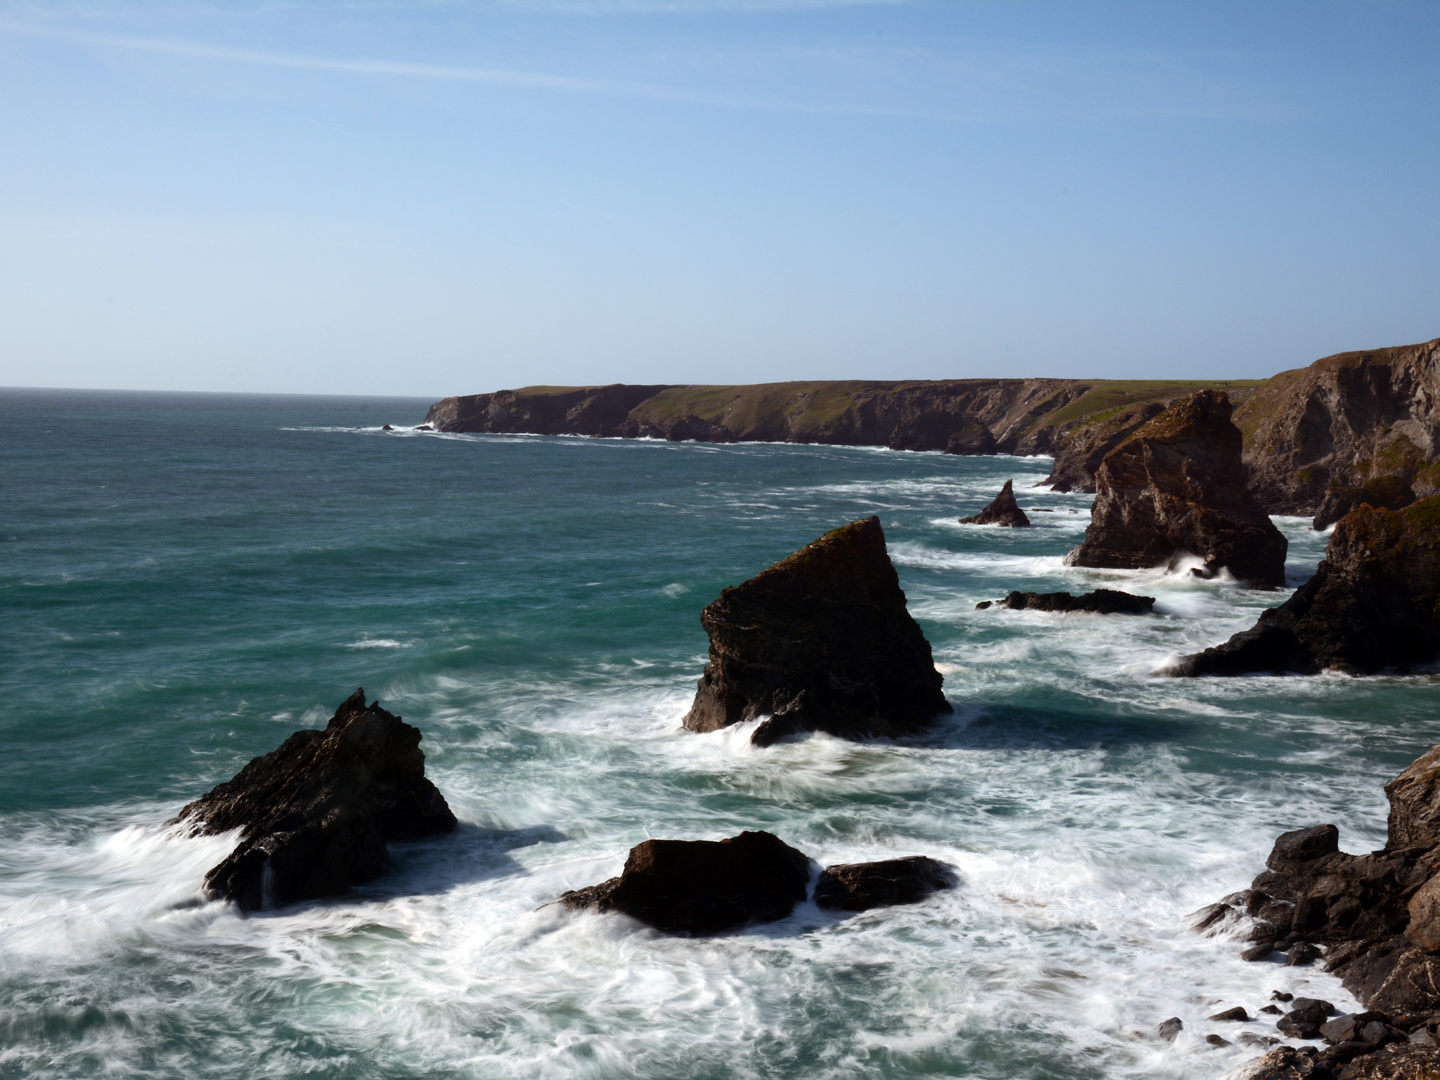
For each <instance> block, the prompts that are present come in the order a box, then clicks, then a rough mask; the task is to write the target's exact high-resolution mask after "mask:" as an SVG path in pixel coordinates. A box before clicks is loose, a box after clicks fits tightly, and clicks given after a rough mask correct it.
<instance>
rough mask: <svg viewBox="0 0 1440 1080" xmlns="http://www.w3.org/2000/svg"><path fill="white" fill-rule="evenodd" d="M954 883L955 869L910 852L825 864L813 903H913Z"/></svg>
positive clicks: (839, 906) (864, 906)
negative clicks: (881, 858)
mask: <svg viewBox="0 0 1440 1080" xmlns="http://www.w3.org/2000/svg"><path fill="white" fill-rule="evenodd" d="M954 887H955V872H954V870H953V869H952V868H951V867H949V866H947V865H946V864H945V863H942V862H937V861H936V860H935V859H927V858H926V857H925V856H924V855H911V856H909V857H908V858H904V859H885V860H884V861H882V862H868V863H840V864H837V865H835V866H827V867H826V868H825V869H824V871H823V872H822V873H821V874H820V880H819V881H818V882H816V884H815V903H816V904H817V905H818V906H820V907H822V908H834V909H836V910H839V911H869V910H870V909H871V908H877V907H890V906H892V905H894V904H915V903H918V902H919V901H921V900H924V899H925V898H926V897H927V896H929V895H930V894H931V893H934V892H939V891H940V890H942V889H951V888H954Z"/></svg>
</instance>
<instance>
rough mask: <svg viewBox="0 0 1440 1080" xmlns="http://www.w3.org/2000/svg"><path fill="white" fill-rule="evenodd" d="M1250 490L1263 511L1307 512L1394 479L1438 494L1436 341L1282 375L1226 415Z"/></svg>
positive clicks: (1330, 359)
mask: <svg viewBox="0 0 1440 1080" xmlns="http://www.w3.org/2000/svg"><path fill="white" fill-rule="evenodd" d="M1235 423H1236V424H1237V425H1239V427H1240V429H1241V431H1242V432H1244V434H1245V467H1246V472H1247V476H1248V479H1249V483H1250V488H1251V490H1252V491H1254V492H1255V495H1256V497H1257V498H1258V499H1259V500H1260V501H1261V503H1262V504H1264V505H1265V506H1266V507H1267V508H1268V509H1269V510H1270V512H1271V513H1284V514H1315V513H1317V512H1318V511H1319V510H1320V507H1321V504H1322V503H1323V502H1325V500H1326V496H1327V495H1328V494H1330V493H1331V492H1332V490H1335V491H1339V490H1342V489H1346V488H1361V487H1363V486H1364V485H1365V484H1366V482H1367V481H1370V480H1372V479H1373V478H1379V477H1389V476H1394V477H1397V478H1398V479H1399V480H1400V481H1403V482H1404V483H1405V484H1406V485H1408V486H1409V487H1410V488H1412V489H1413V490H1414V494H1415V495H1416V496H1417V497H1419V498H1424V497H1426V496H1427V495H1433V494H1435V493H1436V492H1437V491H1440V338H1437V339H1436V340H1434V341H1427V342H1425V343H1424V344H1421V345H1406V346H1401V347H1398V348H1393V349H1375V350H1372V351H1369V352H1354V353H1340V354H1339V355H1336V356H1327V357H1325V358H1324V359H1323V360H1317V361H1316V362H1315V363H1313V364H1311V365H1310V366H1309V367H1307V368H1299V369H1296V370H1294V371H1285V372H1281V373H1280V374H1279V375H1276V376H1275V377H1274V378H1273V379H1270V380H1269V382H1268V383H1267V384H1266V385H1265V386H1263V387H1261V388H1260V389H1259V390H1258V391H1256V393H1255V394H1254V395H1253V396H1251V397H1250V399H1249V400H1247V401H1246V402H1245V403H1244V404H1243V405H1241V406H1240V407H1239V408H1238V409H1237V410H1236V411H1235Z"/></svg>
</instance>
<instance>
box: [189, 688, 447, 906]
mask: <svg viewBox="0 0 1440 1080" xmlns="http://www.w3.org/2000/svg"><path fill="white" fill-rule="evenodd" d="M171 824H181V825H188V826H189V827H190V830H191V832H192V834H196V833H198V834H206V835H213V834H217V833H224V832H229V831H231V830H232V829H243V830H244V832H243V833H242V834H241V840H240V844H239V846H238V847H236V849H235V850H234V851H233V852H232V853H231V854H230V855H229V857H228V858H226V859H225V861H224V862H222V863H220V864H219V865H218V866H216V867H214V868H213V869H212V870H211V871H210V872H209V873H208V874H206V875H205V887H206V889H207V891H208V892H209V894H210V895H211V896H212V897H223V898H225V899H227V900H232V901H234V902H235V904H236V905H238V906H239V907H240V908H241V910H243V911H259V910H262V909H268V908H272V907H279V906H281V905H284V904H290V903H294V902H296V901H299V900H315V899H319V898H321V897H326V896H335V895H338V894H340V893H343V892H345V890H347V889H349V888H350V887H351V886H352V885H358V884H360V883H361V882H364V881H368V880H369V879H371V878H374V877H377V876H378V875H379V874H381V873H382V872H383V871H384V869H385V861H386V853H385V845H386V843H387V842H388V841H391V840H414V839H419V838H420V837H424V836H431V835H434V834H436V833H443V832H448V831H449V830H451V829H453V828H454V827H455V815H454V814H452V813H451V812H450V808H449V807H448V806H447V805H445V799H444V797H443V796H442V795H441V794H440V792H439V791H437V790H436V788H435V785H434V784H432V783H431V782H430V781H429V780H427V779H426V778H425V755H424V753H423V752H422V751H421V750H420V731H419V729H418V728H414V727H412V726H410V725H409V724H406V723H404V722H403V721H402V720H401V719H400V717H398V716H396V715H394V714H393V713H389V712H386V711H385V710H384V709H382V708H380V706H379V703H378V702H377V703H376V704H373V705H369V706H367V705H366V704H365V691H364V690H356V691H355V693H353V694H352V695H350V697H349V698H347V699H346V700H345V703H344V704H342V705H341V706H340V708H339V709H337V710H336V711H335V715H334V717H332V718H331V720H330V723H329V724H328V725H327V726H326V727H325V730H323V731H313V730H312V731H297V732H295V734H293V735H291V736H290V737H289V738H288V739H286V740H285V742H284V743H283V744H281V746H280V748H279V749H277V750H274V751H271V752H270V753H268V754H266V755H265V756H263V757H257V758H255V759H254V760H253V761H251V762H250V764H248V765H246V766H245V767H244V768H243V769H241V770H240V771H239V772H238V773H236V774H235V777H234V778H233V779H231V780H228V781H226V782H225V783H223V784H221V785H219V786H218V787H216V788H215V789H214V790H213V791H211V792H210V793H209V794H207V795H203V796H201V797H200V798H199V799H196V800H195V801H194V802H192V803H189V804H188V805H187V806H185V808H184V809H182V810H181V811H180V813H179V814H178V815H177V816H176V817H175V819H174V820H173V821H172V822H171Z"/></svg>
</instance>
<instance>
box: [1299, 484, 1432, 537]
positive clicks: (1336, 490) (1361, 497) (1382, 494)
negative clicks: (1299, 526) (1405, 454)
mask: <svg viewBox="0 0 1440 1080" xmlns="http://www.w3.org/2000/svg"><path fill="white" fill-rule="evenodd" d="M1414 501H1415V489H1414V488H1412V487H1411V486H1410V485H1409V484H1408V483H1407V482H1406V481H1405V478H1404V477H1403V476H1372V477H1371V478H1370V479H1369V480H1366V481H1365V482H1364V483H1363V484H1360V485H1357V486H1355V487H1345V486H1341V487H1332V488H1331V489H1330V490H1329V491H1327V492H1326V493H1325V501H1324V502H1322V503H1321V504H1320V509H1319V510H1317V511H1316V512H1315V520H1314V522H1313V523H1312V524H1313V526H1314V528H1315V529H1316V530H1317V531H1318V530H1320V529H1328V528H1329V527H1330V526H1331V525H1334V524H1335V522H1337V521H1339V520H1340V519H1341V518H1342V517H1344V516H1345V515H1346V514H1348V513H1349V512H1350V511H1351V510H1354V509H1356V508H1358V507H1360V506H1373V507H1374V508H1375V509H1377V510H1403V509H1405V507H1407V506H1409V505H1410V504H1411V503H1413V502H1414Z"/></svg>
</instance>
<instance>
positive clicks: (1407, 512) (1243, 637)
mask: <svg viewBox="0 0 1440 1080" xmlns="http://www.w3.org/2000/svg"><path fill="white" fill-rule="evenodd" d="M1437 656H1440V496H1431V497H1430V498H1428V499H1425V500H1423V501H1421V502H1418V503H1415V504H1414V505H1412V506H1409V507H1406V508H1405V509H1403V510H1398V511H1390V510H1376V509H1374V508H1372V507H1369V506H1362V507H1360V508H1359V509H1358V510H1352V511H1351V512H1350V513H1348V514H1346V515H1345V517H1343V518H1341V519H1340V523H1339V524H1338V525H1336V526H1335V531H1334V533H1332V534H1331V536H1330V542H1329V545H1328V546H1327V547H1326V549H1325V559H1324V560H1323V561H1322V562H1321V563H1320V566H1319V568H1318V569H1317V570H1316V572H1315V576H1314V577H1312V578H1311V579H1310V580H1309V581H1307V582H1306V583H1305V584H1304V585H1302V586H1301V587H1300V588H1299V589H1297V590H1296V591H1295V593H1294V594H1292V595H1291V597H1290V599H1288V600H1286V601H1285V603H1283V604H1281V605H1280V606H1279V607H1276V608H1271V609H1269V610H1268V611H1266V612H1264V613H1263V614H1261V616H1260V620H1259V622H1257V623H1256V624H1255V626H1254V627H1252V628H1251V629H1249V630H1246V631H1243V632H1242V633H1239V634H1236V635H1235V636H1234V637H1232V638H1231V639H1230V640H1229V641H1227V642H1225V643H1224V644H1221V645H1216V646H1214V647H1212V648H1209V649H1206V650H1205V651H1204V652H1202V653H1197V654H1195V655H1193V656H1187V657H1185V658H1184V659H1183V660H1181V661H1180V662H1179V663H1178V664H1177V665H1175V667H1173V668H1171V669H1169V671H1168V673H1169V674H1173V675H1184V676H1189V675H1247V674H1252V673H1255V672H1277V673H1286V672H1293V673H1299V674H1313V673H1315V672H1318V671H1325V670H1335V671H1343V672H1348V673H1349V674H1352V675H1364V674H1370V673H1373V672H1377V671H1383V670H1386V669H1400V670H1406V669H1408V668H1410V667H1411V666H1413V665H1416V664H1424V663H1428V662H1430V661H1432V660H1434V659H1436V657H1437Z"/></svg>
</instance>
